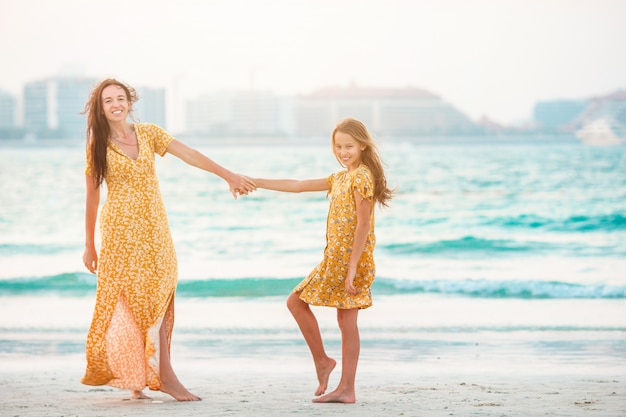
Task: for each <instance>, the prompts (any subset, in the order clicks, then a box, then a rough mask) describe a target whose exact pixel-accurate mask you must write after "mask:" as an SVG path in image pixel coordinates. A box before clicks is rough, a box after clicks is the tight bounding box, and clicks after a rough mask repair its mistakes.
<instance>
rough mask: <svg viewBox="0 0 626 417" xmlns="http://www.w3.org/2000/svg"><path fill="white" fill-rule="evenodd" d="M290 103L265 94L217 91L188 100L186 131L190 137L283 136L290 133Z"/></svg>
mask: <svg viewBox="0 0 626 417" xmlns="http://www.w3.org/2000/svg"><path fill="white" fill-rule="evenodd" d="M292 108H293V106H292V105H291V100H290V99H287V98H283V97H279V96H276V95H274V94H272V93H267V92H254V91H249V92H220V93H214V94H206V95H204V96H201V97H198V98H195V99H191V100H188V101H187V103H186V115H185V116H186V117H185V119H186V131H187V133H188V134H191V135H194V136H263V137H269V136H272V137H284V136H287V135H289V134H291V133H292V132H293V122H292V120H293V115H292Z"/></svg>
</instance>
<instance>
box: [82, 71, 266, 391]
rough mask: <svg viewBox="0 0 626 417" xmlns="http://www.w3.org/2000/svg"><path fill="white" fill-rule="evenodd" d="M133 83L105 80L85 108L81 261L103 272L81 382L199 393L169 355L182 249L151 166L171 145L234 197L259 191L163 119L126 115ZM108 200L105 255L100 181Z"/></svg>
mask: <svg viewBox="0 0 626 417" xmlns="http://www.w3.org/2000/svg"><path fill="white" fill-rule="evenodd" d="M136 100H137V96H136V94H135V90H134V89H133V88H132V87H130V86H127V85H126V84H124V83H122V82H120V81H117V80H115V79H106V80H104V81H102V82H101V83H100V84H98V85H97V86H96V87H95V88H94V90H93V91H92V93H91V95H90V98H89V101H88V102H87V104H86V106H85V113H87V115H88V120H87V161H86V170H85V174H86V188H87V195H86V208H85V234H86V241H85V252H84V255H83V262H84V264H85V266H86V267H87V269H88V270H89V271H91V272H92V273H96V272H97V274H98V287H97V291H96V306H95V309H94V315H93V320H92V323H91V327H90V330H89V335H88V337H87V347H86V354H87V370H86V373H85V376H84V377H83V379H82V382H83V383H84V384H87V385H104V384H108V385H111V386H114V387H118V388H123V389H129V390H131V393H132V398H137V399H142V398H148V397H147V396H146V395H145V394H144V393H143V389H144V388H145V387H146V386H147V387H149V388H150V389H152V390H160V391H162V392H165V393H167V394H169V395H171V396H172V397H174V398H175V399H176V400H179V401H197V400H200V398H199V397H197V396H196V395H194V394H192V393H190V392H189V391H188V390H187V389H186V388H185V387H184V386H183V385H182V384H181V382H180V381H179V380H178V377H177V376H176V374H175V373H174V370H173V369H172V365H171V363H170V342H171V337H172V329H173V325H174V294H175V290H176V283H177V279H178V277H177V274H178V271H177V263H176V253H175V250H174V245H173V243H172V238H171V235H170V231H169V225H168V222H167V215H166V212H165V207H164V205H163V201H162V199H161V194H160V190H159V184H158V180H157V177H156V173H155V166H154V154H155V153H157V154H159V155H160V156H164V155H165V154H166V153H171V154H172V155H174V156H176V157H178V158H180V159H182V160H183V161H184V162H186V163H187V164H189V165H192V166H195V167H197V168H200V169H203V170H205V171H208V172H210V173H213V174H215V175H218V176H219V177H221V178H223V179H224V180H225V181H226V182H227V183H228V185H229V187H230V191H231V192H232V194H233V196H234V197H235V198H237V195H238V194H247V193H248V192H250V191H252V190H254V188H255V186H254V183H253V181H252V180H251V179H249V178H247V177H245V176H241V175H238V174H235V173H233V172H231V171H229V170H228V169H226V168H224V167H222V166H220V165H219V164H217V163H215V162H214V161H212V160H211V159H209V158H208V157H206V156H204V155H203V154H201V153H200V152H198V151H196V150H195V149H192V148H190V147H188V146H186V145H184V144H183V143H181V142H179V141H177V140H175V139H174V138H173V137H172V136H170V135H169V134H168V133H167V132H165V131H164V130H163V129H161V128H160V127H158V126H156V125H153V124H148V123H139V124H132V123H129V122H128V121H127V119H128V117H129V115H130V113H131V111H132V105H133V103H134V102H135V101H136ZM103 182H105V183H106V185H107V199H106V202H105V204H104V205H103V207H102V212H101V214H100V232H101V233H100V237H101V247H100V253H99V255H98V252H97V251H96V247H95V240H94V231H95V224H96V219H97V216H98V207H99V202H100V186H101V185H102V183H103Z"/></svg>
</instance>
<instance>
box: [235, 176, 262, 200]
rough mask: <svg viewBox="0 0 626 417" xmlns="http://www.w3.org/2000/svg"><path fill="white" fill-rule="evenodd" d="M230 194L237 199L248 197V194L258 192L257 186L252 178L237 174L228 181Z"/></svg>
mask: <svg viewBox="0 0 626 417" xmlns="http://www.w3.org/2000/svg"><path fill="white" fill-rule="evenodd" d="M228 185H229V187H230V192H231V194H232V195H233V197H235V200H236V199H237V196H238V195H248V193H250V192H252V191H254V190H256V184H255V183H254V180H253V179H252V178H250V177H247V176H245V175H241V174H235V175H233V177H232V178H231V179H229V180H228Z"/></svg>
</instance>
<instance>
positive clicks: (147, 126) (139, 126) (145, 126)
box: [134, 122, 163, 132]
mask: <svg viewBox="0 0 626 417" xmlns="http://www.w3.org/2000/svg"><path fill="white" fill-rule="evenodd" d="M134 127H135V131H138V132H153V131H158V130H163V129H161V128H160V127H159V126H158V125H155V124H154V123H147V122H142V123H135V125H134Z"/></svg>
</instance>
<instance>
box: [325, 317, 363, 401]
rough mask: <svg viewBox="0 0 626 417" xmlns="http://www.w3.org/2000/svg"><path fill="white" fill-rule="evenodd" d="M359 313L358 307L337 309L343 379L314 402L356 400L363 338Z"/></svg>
mask: <svg viewBox="0 0 626 417" xmlns="http://www.w3.org/2000/svg"><path fill="white" fill-rule="evenodd" d="M358 315H359V310H358V309H356V308H354V309H350V310H341V309H337V322H338V323H339V329H341V355H342V359H341V380H340V381H339V385H338V386H337V388H336V389H335V390H334V391H333V392H331V393H328V394H326V395H324V396H322V397H319V398H316V399H314V400H313V402H319V403H330V402H332V403H353V402H355V401H356V395H355V393H354V381H355V378H356V368H357V364H358V362H359V353H360V351H361V339H360V337H359V328H358V326H357V318H358Z"/></svg>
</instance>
